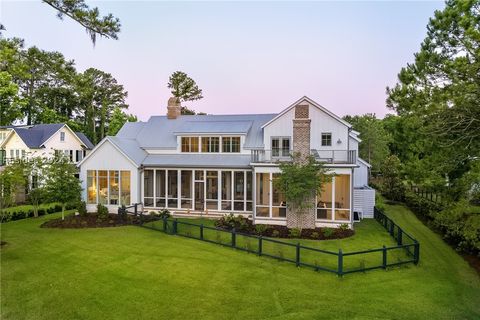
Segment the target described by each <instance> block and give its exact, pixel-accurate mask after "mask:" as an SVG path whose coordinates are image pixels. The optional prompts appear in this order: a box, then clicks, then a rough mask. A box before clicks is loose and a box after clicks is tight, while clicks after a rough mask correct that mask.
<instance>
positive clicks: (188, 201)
mask: <svg viewBox="0 0 480 320" xmlns="http://www.w3.org/2000/svg"><path fill="white" fill-rule="evenodd" d="M180 182H181V185H180V188H181V189H180V190H181V191H182V200H181V201H182V202H181V207H182V208H184V209H191V208H192V192H193V188H192V171H191V170H182V171H181V178H180Z"/></svg>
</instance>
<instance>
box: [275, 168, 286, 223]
mask: <svg viewBox="0 0 480 320" xmlns="http://www.w3.org/2000/svg"><path fill="white" fill-rule="evenodd" d="M279 175H280V173H274V174H272V217H274V218H286V217H287V201H286V199H285V193H283V192H281V191H280V190H279V189H278V188H277V187H276V186H275V180H276V179H278V177H279Z"/></svg>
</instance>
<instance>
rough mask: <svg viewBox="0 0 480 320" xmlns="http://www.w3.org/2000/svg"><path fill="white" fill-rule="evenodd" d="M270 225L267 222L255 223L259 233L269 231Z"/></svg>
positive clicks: (256, 230)
mask: <svg viewBox="0 0 480 320" xmlns="http://www.w3.org/2000/svg"><path fill="white" fill-rule="evenodd" d="M267 229H268V227H267V225H265V224H257V225H255V232H256V233H257V234H258V235H263V234H264V233H265V231H267Z"/></svg>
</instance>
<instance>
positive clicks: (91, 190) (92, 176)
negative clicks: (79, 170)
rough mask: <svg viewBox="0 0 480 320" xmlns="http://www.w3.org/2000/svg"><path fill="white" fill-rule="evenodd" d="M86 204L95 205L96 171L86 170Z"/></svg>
mask: <svg viewBox="0 0 480 320" xmlns="http://www.w3.org/2000/svg"><path fill="white" fill-rule="evenodd" d="M87 203H88V204H96V203H97V171H96V170H87Z"/></svg>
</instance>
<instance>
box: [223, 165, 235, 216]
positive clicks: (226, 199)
mask: <svg viewBox="0 0 480 320" xmlns="http://www.w3.org/2000/svg"><path fill="white" fill-rule="evenodd" d="M232 191H233V190H232V172H231V171H222V210H232Z"/></svg>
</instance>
